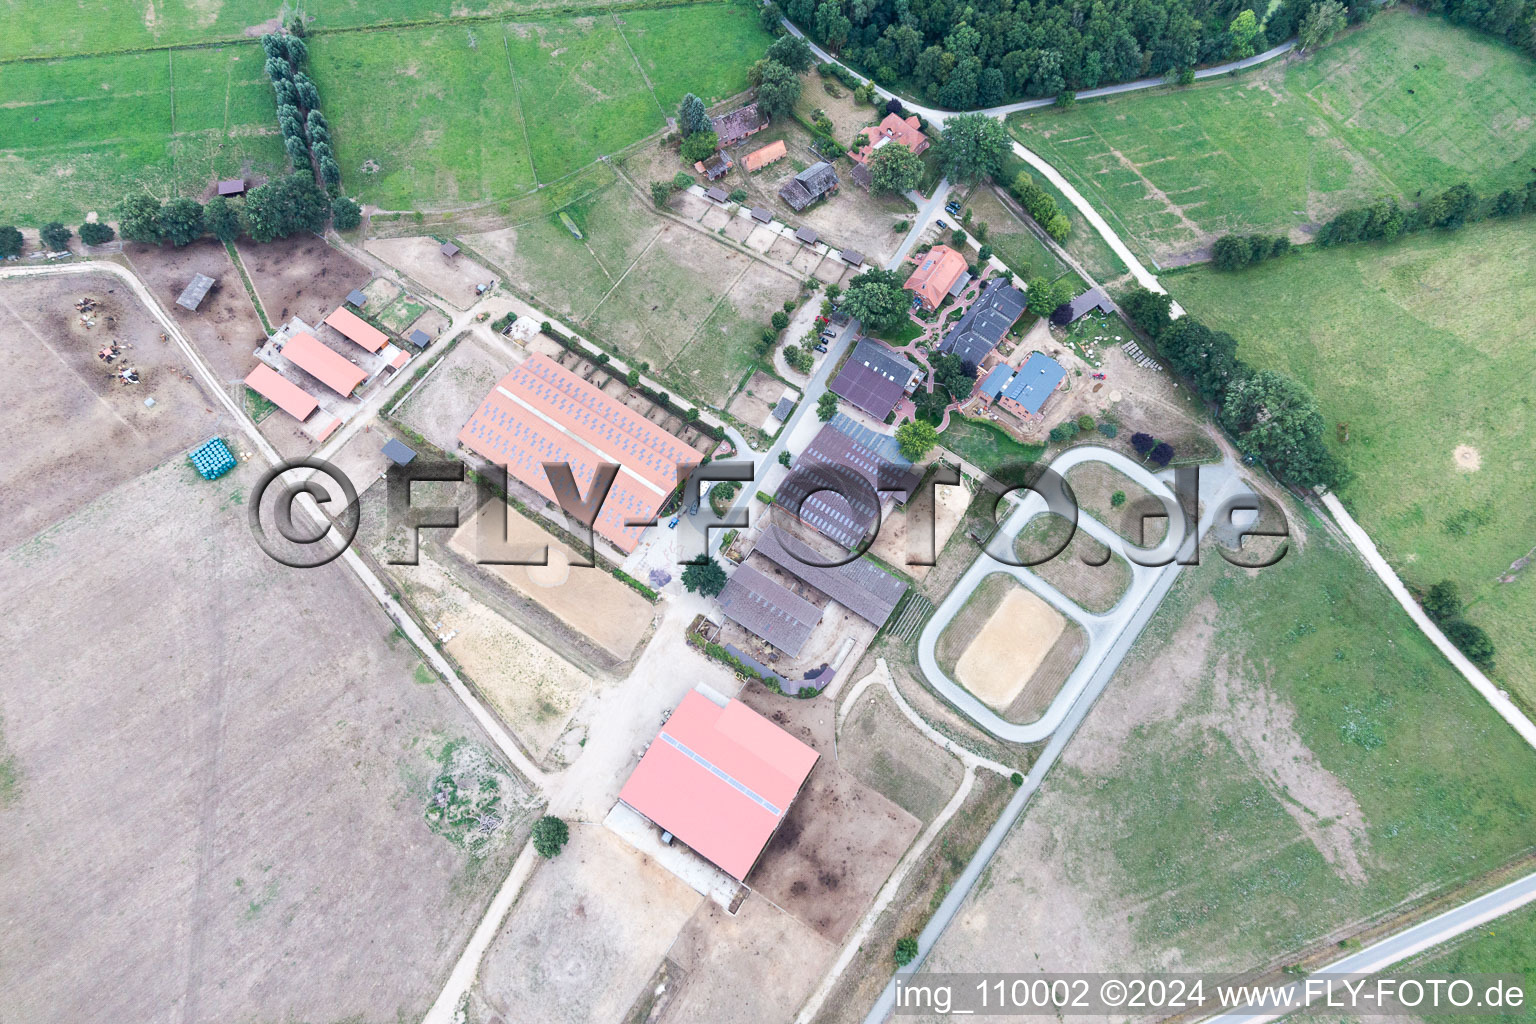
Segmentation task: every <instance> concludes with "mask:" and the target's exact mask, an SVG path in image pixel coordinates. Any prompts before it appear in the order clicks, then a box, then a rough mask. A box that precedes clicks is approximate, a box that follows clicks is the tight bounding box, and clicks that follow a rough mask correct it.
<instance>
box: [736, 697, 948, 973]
mask: <svg viewBox="0 0 1536 1024" xmlns="http://www.w3.org/2000/svg"><path fill="white" fill-rule="evenodd" d="M738 696H739V697H740V699H741V700H742V701H743V702H745V703H746V704H748V705H749V706H751V707H752V708H753V709H754V710H756V711H757V712H759V713H760V714H763V715H765V716H767V717H768V718H769V719H770V720H772V721H773V722H774V723H775V724H777V725H778V726H779V727H780V728H783V729H785V730H787V731H788V732H789V733H790V734H792V735H793V736H795V737H796V738H797V739H799V740H800V741H801V742H803V743H807V744H809V745H811V746H812V747H815V748H816V750H817V751H819V752H820V753H821V760H820V761H819V762H817V764H816V767H815V769H814V770H813V771H812V772H811V777H810V778H809V779H807V780H806V784H805V789H803V790H802V791H801V793H800V796H799V797H798V798H797V799H796V800H795V803H794V805H793V806H791V807H790V809H789V814H788V815H787V816H786V817H785V819H784V822H783V824H782V825H780V826H779V831H778V832H777V833H776V834H775V835H774V837H773V839H772V841H770V842H769V844H768V848H767V849H766V850H764V851H763V857H762V860H760V861H759V862H758V864H757V867H755V868H754V869H753V870H752V873H751V874H750V875H748V876H747V877H748V881H749V883H750V884H751V886H752V888H753V889H755V890H756V891H757V892H760V893H762V894H763V895H764V896H767V897H768V898H769V899H771V900H772V901H773V902H774V903H775V904H777V905H778V906H780V907H783V908H784V909H785V910H786V911H788V912H789V913H790V914H792V915H793V916H794V917H795V918H797V919H798V920H800V921H802V922H803V923H804V924H805V925H806V926H807V927H809V928H810V929H811V930H813V931H814V932H816V934H818V935H820V936H822V937H823V938H825V939H826V940H828V941H830V942H834V943H835V942H840V941H842V939H843V938H844V936H846V935H847V934H848V931H849V930H850V929H851V928H852V927H853V926H854V925H855V924H856V923H857V922H858V920H859V918H860V917H861V916H862V915H863V913H864V910H865V908H866V907H867V906H868V905H869V902H870V901H871V900H873V899H874V897H875V893H876V892H878V891H879V889H880V886H881V885H883V884H884V883H885V879H886V878H887V876H889V875H890V873H891V869H892V868H894V867H895V866H896V862H897V861H898V860H900V859H901V855H902V854H903V853H905V852H906V849H907V847H908V846H909V845H910V844H911V842H912V840H913V839H915V838H916V837H917V834H918V832H919V831H921V824H920V823H919V822H918V820H917V819H916V818H915V817H913V816H912V815H911V814H908V813H907V812H906V811H904V810H902V809H901V807H899V806H898V805H896V804H895V803H893V802H892V801H890V800H888V799H886V798H885V797H884V796H882V795H880V793H878V792H877V791H875V790H874V789H872V788H870V787H868V786H866V785H864V783H862V782H860V781H859V780H858V778H857V777H856V776H854V775H853V774H852V773H851V772H849V771H847V770H845V769H844V768H843V767H842V766H841V765H839V764H838V762H837V759H836V757H835V756H834V754H833V735H832V734H833V718H834V716H835V714H836V709H835V708H833V707H832V705H831V703H830V702H829V701H825V700H795V699H794V698H790V697H782V696H780V695H778V694H775V693H769V692H768V691H766V690H764V689H762V688H761V687H758V686H748V687H746V688H745V689H744V690H743V691H742V692H741V694H739V695H738Z"/></svg>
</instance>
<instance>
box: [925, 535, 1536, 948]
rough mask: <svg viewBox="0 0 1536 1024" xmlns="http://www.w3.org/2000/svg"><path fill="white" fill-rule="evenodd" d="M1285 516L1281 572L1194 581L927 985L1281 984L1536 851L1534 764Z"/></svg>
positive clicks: (1107, 703) (1153, 627)
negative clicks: (1307, 962)
mask: <svg viewBox="0 0 1536 1024" xmlns="http://www.w3.org/2000/svg"><path fill="white" fill-rule="evenodd" d="M1287 511H1288V514H1289V515H1290V516H1291V517H1292V519H1293V522H1297V523H1298V524H1299V525H1301V526H1303V527H1304V528H1305V538H1304V542H1303V544H1302V545H1301V547H1300V550H1298V551H1294V552H1293V553H1292V554H1291V555H1290V556H1288V557H1287V558H1285V559H1284V560H1282V561H1281V562H1280V563H1279V564H1278V565H1276V566H1274V567H1272V568H1269V569H1265V570H1261V571H1257V572H1250V571H1247V570H1241V569H1237V568H1234V567H1232V566H1229V565H1227V564H1226V562H1225V561H1223V560H1222V559H1220V558H1218V557H1209V558H1203V559H1202V560H1201V562H1200V565H1199V567H1198V568H1194V567H1191V568H1189V569H1186V570H1185V572H1184V574H1183V575H1182V576H1181V577H1180V579H1179V581H1178V583H1177V584H1176V585H1175V587H1174V589H1173V591H1172V592H1171V594H1170V595H1169V597H1168V599H1167V600H1166V601H1165V602H1164V603H1163V605H1162V606H1161V607H1160V608H1159V610H1158V611H1157V613H1156V615H1155V616H1154V618H1153V619H1152V621H1151V623H1150V624H1149V626H1148V628H1147V631H1146V632H1145V633H1144V634H1143V635H1142V637H1141V638H1140V639H1139V640H1138V641H1137V644H1136V646H1135V647H1134V648H1133V649H1132V651H1131V653H1130V655H1129V657H1128V658H1127V660H1126V661H1125V662H1124V663H1123V664H1122V665H1121V666H1120V668H1119V671H1118V673H1117V674H1116V676H1115V677H1114V678H1113V679H1112V680H1111V682H1110V684H1109V687H1108V689H1107V690H1106V692H1105V694H1104V697H1103V699H1101V700H1100V701H1099V702H1098V703H1097V704H1096V705H1095V706H1094V708H1093V709H1092V711H1091V712H1090V713H1089V715H1088V717H1087V719H1086V720H1085V722H1084V724H1083V726H1082V728H1081V730H1080V731H1079V732H1078V733H1077V735H1076V736H1074V738H1073V740H1072V743H1071V746H1070V747H1069V748H1068V749H1067V751H1066V752H1065V754H1064V755H1063V757H1062V759H1061V761H1060V762H1059V763H1058V765H1057V766H1056V768H1055V769H1053V771H1052V773H1051V774H1050V776H1049V777H1048V778H1047V779H1046V781H1045V783H1044V785H1043V786H1042V788H1041V790H1040V793H1039V795H1038V796H1037V798H1036V800H1037V802H1036V803H1035V804H1034V805H1033V806H1032V807H1031V809H1030V811H1029V813H1028V815H1027V816H1026V817H1025V818H1024V819H1023V821H1022V823H1021V824H1020V825H1019V826H1018V827H1017V828H1016V829H1015V830H1014V831H1013V832H1012V833H1011V834H1010V836H1009V838H1008V839H1007V840H1006V842H1005V843H1004V845H1003V848H1002V850H1001V851H1000V852H999V854H998V857H997V859H996V860H994V862H993V864H992V866H991V868H990V877H989V879H988V880H987V881H984V882H983V883H982V885H981V886H980V887H978V889H977V890H976V891H975V892H974V893H973V894H972V896H971V898H970V900H969V901H968V902H967V904H966V905H965V906H964V907H963V908H962V909H961V912H960V914H959V915H958V916H957V917H956V919H955V921H954V922H953V924H952V925H951V926H950V928H949V930H948V931H947V932H946V933H945V935H944V937H943V938H942V939H941V940H940V942H939V944H938V946H937V947H936V950H935V955H934V956H932V957H930V959H929V960H928V961H927V962H926V964H925V969H926V970H932V971H963V970H984V969H991V968H993V967H995V964H996V955H997V950H998V949H999V948H1001V946H1002V944H1003V943H1004V942H1005V941H1006V942H1008V943H1010V944H1011V948H1017V950H1018V956H1019V957H1020V958H1022V959H1030V954H1031V953H1033V954H1035V955H1036V956H1037V957H1038V959H1037V960H1034V961H1032V962H1034V963H1036V964H1037V966H1038V968H1039V969H1041V970H1046V971H1051V970H1110V969H1116V968H1119V967H1123V965H1125V964H1127V963H1132V964H1143V965H1147V969H1157V970H1181V971H1199V970H1216V971H1225V970H1249V969H1254V968H1256V967H1258V966H1260V965H1265V964H1268V965H1271V966H1273V967H1278V966H1280V965H1283V964H1287V963H1292V962H1294V957H1295V956H1296V955H1297V954H1298V953H1300V952H1301V951H1303V950H1304V949H1306V948H1308V947H1312V946H1314V945H1315V946H1317V947H1323V946H1325V945H1326V946H1327V947H1328V948H1332V946H1333V944H1334V943H1335V942H1336V941H1337V940H1339V939H1341V938H1343V937H1345V936H1347V935H1349V934H1350V930H1351V928H1352V927H1353V926H1355V925H1359V924H1364V923H1369V922H1372V921H1375V920H1378V919H1381V918H1382V917H1384V916H1386V915H1388V914H1389V913H1391V912H1394V911H1399V912H1400V911H1401V910H1402V909H1404V905H1405V904H1411V903H1414V902H1417V901H1419V900H1422V899H1423V898H1425V896H1426V895H1427V894H1430V893H1434V892H1439V891H1443V890H1446V889H1450V888H1454V887H1455V886H1458V885H1460V884H1463V883H1466V882H1468V881H1470V880H1471V879H1474V878H1477V877H1478V876H1481V875H1483V874H1485V873H1487V872H1489V871H1492V870H1493V869H1495V868H1496V867H1498V866H1500V865H1503V864H1506V863H1509V862H1511V861H1513V860H1516V859H1517V858H1520V857H1522V856H1527V855H1529V853H1530V852H1531V848H1532V836H1533V835H1536V829H1533V823H1536V756H1533V754H1532V752H1531V751H1530V749H1529V748H1527V747H1526V746H1525V745H1524V744H1523V743H1522V742H1521V741H1520V739H1519V737H1518V736H1517V735H1516V734H1515V733H1514V731H1513V730H1512V729H1510V728H1509V727H1508V726H1507V725H1505V723H1504V722H1503V721H1502V720H1500V719H1499V718H1498V716H1497V715H1496V714H1495V713H1494V712H1493V711H1492V709H1490V708H1489V707H1488V706H1487V705H1486V704H1485V703H1484V702H1483V700H1482V698H1481V697H1479V695H1478V694H1477V692H1476V691H1475V690H1473V689H1472V688H1471V687H1470V686H1468V685H1467V683H1466V682H1465V681H1464V680H1463V679H1462V678H1461V677H1460V676H1459V675H1457V674H1456V673H1455V671H1454V670H1453V669H1451V667H1450V666H1449V665H1448V664H1447V663H1446V662H1445V660H1444V659H1443V658H1442V657H1441V656H1440V655H1439V653H1438V652H1437V651H1436V650H1435V649H1434V648H1433V647H1432V646H1431V645H1430V644H1429V642H1428V641H1427V640H1426V639H1425V638H1424V637H1423V636H1422V635H1421V634H1420V633H1419V632H1418V631H1417V629H1416V628H1415V627H1414V626H1413V624H1412V623H1411V622H1410V621H1409V619H1408V618H1407V616H1406V615H1404V614H1403V613H1402V611H1401V610H1400V609H1399V608H1398V607H1397V605H1396V603H1395V602H1394V601H1393V600H1392V598H1391V596H1390V595H1389V594H1388V592H1387V591H1386V589H1385V588H1384V587H1382V586H1381V584H1380V583H1379V582H1378V581H1377V579H1376V578H1375V577H1374V576H1373V575H1372V574H1371V573H1370V571H1369V570H1368V569H1367V568H1366V567H1365V566H1364V565H1362V564H1361V563H1360V562H1359V560H1358V559H1357V558H1356V557H1355V556H1354V554H1353V552H1350V551H1347V550H1345V549H1342V548H1340V547H1339V546H1338V545H1337V543H1336V542H1335V541H1334V540H1333V539H1332V538H1331V537H1330V536H1329V535H1328V533H1327V532H1326V531H1325V530H1324V529H1323V528H1322V527H1321V525H1320V524H1319V523H1317V522H1316V520H1312V519H1308V518H1304V513H1302V512H1300V511H1299V510H1297V509H1296V508H1294V507H1292V508H1290V509H1288V510H1287ZM1043 850H1048V851H1051V855H1050V856H1048V857H1043V856H1041V851H1043ZM1256 906H1262V908H1263V913H1255V912H1254V909H1255V907H1256Z"/></svg>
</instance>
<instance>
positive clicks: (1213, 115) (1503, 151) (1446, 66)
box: [1010, 8, 1536, 263]
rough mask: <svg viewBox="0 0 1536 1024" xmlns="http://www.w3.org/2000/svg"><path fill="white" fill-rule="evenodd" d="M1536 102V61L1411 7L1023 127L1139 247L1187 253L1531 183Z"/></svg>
mask: <svg viewBox="0 0 1536 1024" xmlns="http://www.w3.org/2000/svg"><path fill="white" fill-rule="evenodd" d="M1533 108H1536V63H1533V62H1532V61H1531V60H1530V59H1528V58H1526V57H1524V56H1521V55H1520V54H1519V53H1517V52H1516V51H1514V50H1512V49H1509V48H1506V47H1504V46H1501V45H1499V44H1496V43H1493V42H1490V41H1488V39H1487V38H1485V37H1484V36H1481V35H1479V34H1477V33H1475V32H1472V31H1470V30H1467V29H1462V28H1457V27H1454V26H1451V25H1449V24H1447V23H1446V22H1444V21H1442V20H1440V19H1437V18H1428V17H1425V16H1423V15H1420V14H1417V13H1414V12H1412V11H1411V10H1408V9H1406V8H1405V9H1401V10H1398V11H1392V12H1387V13H1384V14H1383V15H1382V16H1380V17H1378V18H1376V19H1375V20H1374V21H1373V22H1372V23H1371V24H1370V25H1368V26H1366V27H1365V28H1363V29H1361V30H1359V31H1356V32H1352V33H1350V34H1349V35H1347V36H1345V37H1344V38H1342V39H1340V40H1339V41H1337V42H1335V43H1333V44H1332V45H1331V46H1329V47H1327V48H1325V49H1324V50H1322V51H1320V52H1319V53H1317V54H1316V55H1315V56H1312V57H1308V58H1306V59H1303V60H1300V61H1297V62H1294V63H1291V62H1282V63H1278V64H1275V65H1271V66H1267V67H1265V68H1263V69H1261V70H1257V71H1255V72H1252V73H1251V74H1248V75H1246V76H1243V77H1240V78H1235V79H1232V78H1222V79H1217V80H1214V81H1212V82H1209V83H1204V84H1201V85H1197V86H1192V87H1188V88H1182V89H1176V90H1172V91H1167V90H1160V91H1157V92H1151V93H1138V94H1134V95H1131V96H1127V97H1124V98H1117V99H1112V100H1106V101H1094V102H1091V103H1080V104H1077V105H1075V106H1074V107H1072V108H1070V109H1068V110H1064V111H1062V110H1055V109H1054V108H1048V109H1046V110H1042V111H1038V112H1031V113H1029V114H1027V115H1021V116H1016V117H1014V118H1012V119H1010V127H1011V128H1012V130H1013V132H1014V134H1015V135H1016V136H1017V137H1018V138H1019V139H1020V141H1022V142H1023V143H1024V144H1025V145H1026V146H1029V147H1030V148H1032V149H1034V150H1035V151H1036V152H1038V153H1040V154H1041V155H1042V156H1043V157H1045V158H1046V159H1047V160H1050V161H1051V163H1053V164H1054V165H1055V166H1056V167H1058V168H1059V169H1060V170H1061V171H1062V173H1063V174H1066V175H1067V176H1068V177H1069V178H1070V179H1071V180H1072V182H1073V184H1074V185H1076V186H1077V188H1078V189H1079V190H1080V191H1082V192H1083V194H1084V195H1085V196H1086V197H1087V198H1088V199H1089V201H1090V202H1092V203H1093V204H1094V206H1095V207H1097V208H1098V209H1099V210H1101V211H1103V212H1104V213H1105V216H1106V217H1107V218H1108V219H1109V221H1110V223H1111V224H1112V225H1113V226H1114V227H1115V228H1116V230H1117V231H1119V232H1120V234H1121V235H1122V237H1124V238H1125V239H1126V241H1127V243H1128V244H1129V245H1130V246H1131V248H1132V249H1134V250H1136V251H1137V252H1138V253H1139V254H1140V255H1142V256H1144V257H1151V258H1153V259H1154V260H1157V261H1159V262H1162V263H1177V262H1181V261H1187V260H1188V259H1189V258H1190V257H1191V256H1192V255H1193V254H1195V253H1197V252H1198V251H1199V250H1200V249H1201V248H1202V247H1203V246H1205V245H1208V244H1209V242H1210V240H1211V238H1212V237H1214V236H1216V235H1220V234H1224V233H1226V232H1231V231H1237V232H1244V231H1261V232H1268V233H1281V232H1284V231H1287V230H1290V229H1293V228H1299V227H1301V226H1302V225H1304V224H1307V223H1308V222H1321V221H1323V220H1326V219H1327V218H1328V217H1329V216H1331V215H1332V214H1333V213H1335V212H1337V211H1338V210H1339V209H1341V208H1343V207H1345V206H1348V205H1350V204H1351V203H1354V202H1357V201H1359V200H1362V199H1367V198H1370V197H1372V196H1375V195H1378V194H1391V195H1395V196H1399V197H1406V198H1408V199H1412V198H1413V196H1414V195H1415V194H1416V193H1417V192H1418V191H1419V190H1420V189H1423V190H1425V191H1432V190H1438V189H1443V188H1445V187H1447V186H1449V185H1452V184H1455V183H1456V182H1459V181H1463V180H1465V181H1469V182H1471V183H1472V184H1473V186H1474V187H1477V188H1479V189H1485V190H1497V189H1498V188H1502V187H1505V186H1508V185H1517V184H1523V183H1524V182H1525V181H1526V180H1527V179H1528V178H1529V177H1530V168H1531V166H1532V165H1533V164H1536V132H1533V131H1532V130H1531V127H1530V125H1531V116H1530V115H1531V111H1532V109H1533ZM1297 237H1298V239H1299V238H1300V236H1297ZM1181 257H1182V260H1181Z"/></svg>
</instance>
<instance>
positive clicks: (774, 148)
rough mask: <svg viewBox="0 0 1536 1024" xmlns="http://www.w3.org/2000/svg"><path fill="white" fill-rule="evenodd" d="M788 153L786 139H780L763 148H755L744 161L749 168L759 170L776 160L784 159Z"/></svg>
mask: <svg viewBox="0 0 1536 1024" xmlns="http://www.w3.org/2000/svg"><path fill="white" fill-rule="evenodd" d="M788 154H789V150H788V149H786V148H785V146H784V140H783V139H779V140H778V141H777V142H770V143H768V145H766V146H764V147H763V148H762V149H757V150H753V151H752V152H750V153H748V154H747V156H746V159H745V160H743V161H742V162H743V163H744V164H745V165H746V168H747V170H749V171H757V170H761V169H763V168H764V167H767V166H768V165H769V164H771V163H773V162H774V161H775V160H782V159H783V158H784V157H785V156H787V155H788Z"/></svg>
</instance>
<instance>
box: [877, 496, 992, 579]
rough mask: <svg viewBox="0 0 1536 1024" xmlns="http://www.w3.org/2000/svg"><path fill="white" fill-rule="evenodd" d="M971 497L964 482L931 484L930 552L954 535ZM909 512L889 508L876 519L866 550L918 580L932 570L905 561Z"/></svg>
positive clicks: (939, 550)
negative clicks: (877, 524) (877, 525)
mask: <svg viewBox="0 0 1536 1024" xmlns="http://www.w3.org/2000/svg"><path fill="white" fill-rule="evenodd" d="M924 486H927V485H926V484H925V485H924ZM971 498H972V495H971V491H970V488H969V487H967V486H964V485H956V486H939V487H935V488H934V493H933V504H934V527H933V553H934V555H935V556H937V555H938V554H939V552H942V551H943V550H944V546H945V545H946V544H948V543H949V538H950V537H952V536H954V534H955V528H956V527H958V526H959V525H960V521H961V520H962V519H964V518H965V510H966V509H967V508H969V507H970V504H971ZM912 514H913V512H912V511H911V510H910V508H909V509H908V510H907V511H906V512H905V513H903V512H893V513H892V514H890V515H887V516H886V517H885V519H884V520H883V521H882V522H881V523H880V532H879V533H878V534H877V535H876V536H875V540H874V543H872V544H871V545H870V546H869V551H870V554H872V555H874V556H875V557H876V558H878V559H880V560H881V561H882V562H884V563H885V564H886V565H893V566H895V567H896V568H898V569H900V570H901V571H902V572H904V573H906V574H907V575H908V576H911V577H912V578H913V579H914V580H916V581H918V582H919V583H921V582H923V581H924V580H926V579H927V578H928V574H929V573H930V572H932V571H933V566H931V565H913V564H911V562H910V561H909V559H910V558H911V557H912V556H911V553H910V552H909V551H908V543H907V516H909V515H912ZM920 554H921V553H920ZM936 561H937V558H936V557H935V562H936Z"/></svg>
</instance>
